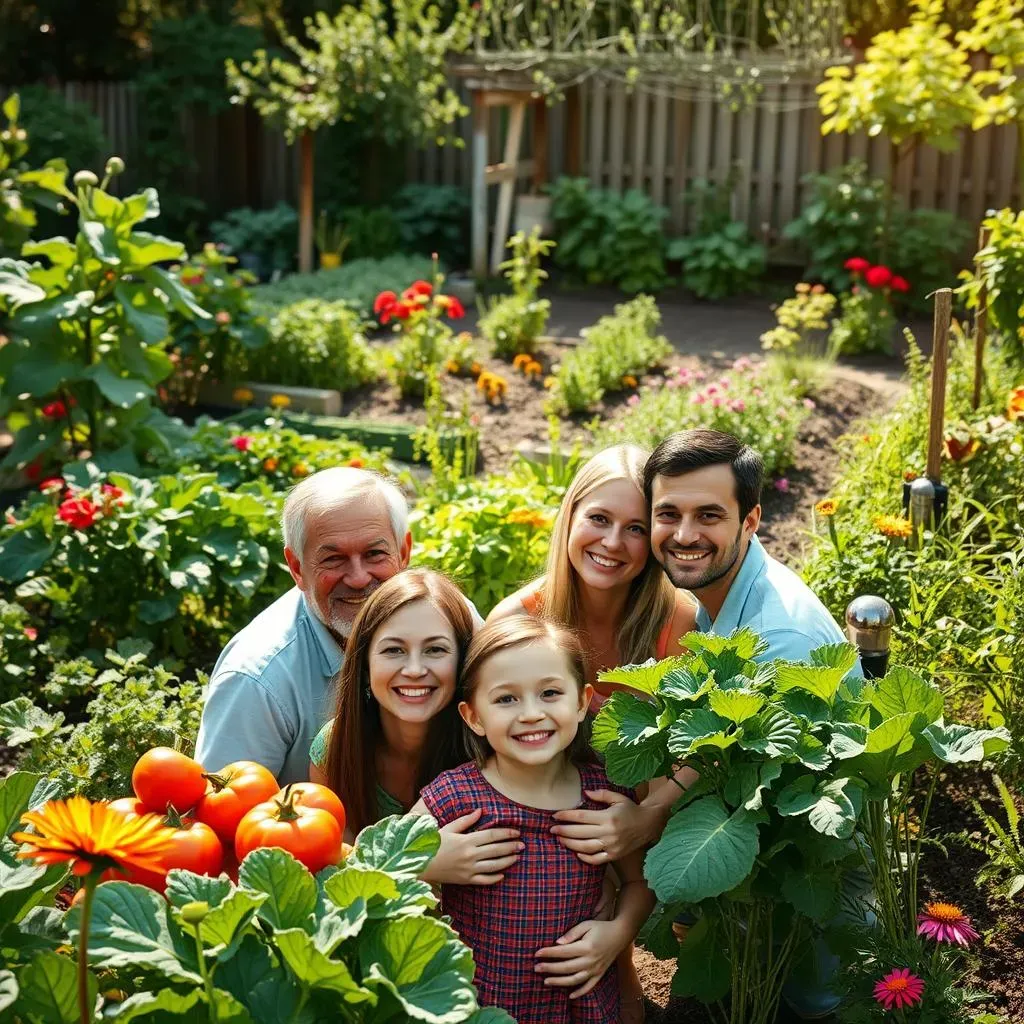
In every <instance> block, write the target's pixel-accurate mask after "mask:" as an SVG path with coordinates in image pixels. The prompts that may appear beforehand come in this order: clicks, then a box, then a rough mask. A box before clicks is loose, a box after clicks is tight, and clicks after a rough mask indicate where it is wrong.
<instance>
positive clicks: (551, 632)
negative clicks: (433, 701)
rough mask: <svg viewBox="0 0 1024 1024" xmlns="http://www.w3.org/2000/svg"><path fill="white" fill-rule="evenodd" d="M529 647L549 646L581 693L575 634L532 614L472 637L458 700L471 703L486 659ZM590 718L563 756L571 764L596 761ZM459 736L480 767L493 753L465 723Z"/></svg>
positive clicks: (582, 668) (581, 656)
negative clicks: (563, 660)
mask: <svg viewBox="0 0 1024 1024" xmlns="http://www.w3.org/2000/svg"><path fill="white" fill-rule="evenodd" d="M529 644H550V645H551V646H552V647H554V648H555V650H557V651H561V652H562V653H563V654H564V655H565V656H566V659H567V660H568V662H569V667H570V668H571V669H572V674H573V678H574V679H575V681H576V686H577V689H578V690H579V691H580V692H582V690H583V686H584V684H585V683H586V679H587V676H586V671H587V661H586V654H585V652H584V649H583V643H582V641H581V640H580V636H579V634H578V633H577V632H576V630H574V629H569V627H568V626H562V625H560V624H559V623H557V622H551V621H549V620H547V619H539V618H537V617H536V616H533V615H507V616H502V617H501V618H500V619H495V620H494V621H493V622H489V623H487V625H486V626H484V627H483V628H482V629H481V630H479V631H478V632H477V634H476V635H475V636H474V637H473V642H472V643H471V644H470V645H469V650H468V651H467V652H466V665H465V668H464V669H463V671H462V675H461V677H460V681H459V692H460V693H461V697H462V700H464V701H466V702H468V703H471V702H472V700H473V696H474V694H475V693H476V691H477V687H478V686H479V685H480V676H481V674H482V672H483V670H484V667H485V666H486V664H487V662H488V660H489V659H491V658H493V657H494V655H496V654H499V653H500V652H501V651H507V650H509V649H510V648H513V647H526V646H527V645H529ZM590 726H591V721H590V715H589V714H587V715H586V716H585V717H584V719H583V721H582V722H580V727H579V729H577V731H576V736H575V737H574V738H573V741H572V742H571V743H570V744H569V746H568V747H566V749H565V754H566V756H567V757H568V758H569V760H571V761H572V762H573V763H574V764H587V763H592V762H594V761H596V760H597V755H596V754H595V753H594V750H593V748H592V747H591V745H590ZM462 733H463V737H464V739H465V742H466V747H467V749H468V750H469V753H470V754H471V755H472V757H473V760H474V761H476V763H477V764H478V765H479V766H480V767H481V768H482V767H483V766H484V764H485V763H486V761H487V758H488V757H490V756H491V754H493V753H494V751H493V750H492V749H491V745H490V743H488V742H487V738H486V737H484V736H478V735H477V734H476V733H475V732H473V730H472V729H470V727H469V726H468V725H466V724H465V722H463V723H462Z"/></svg>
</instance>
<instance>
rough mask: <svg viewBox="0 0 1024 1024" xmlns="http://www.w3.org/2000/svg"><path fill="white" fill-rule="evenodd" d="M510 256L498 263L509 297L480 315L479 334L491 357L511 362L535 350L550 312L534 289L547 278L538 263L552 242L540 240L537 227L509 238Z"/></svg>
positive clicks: (547, 305) (549, 248) (551, 247)
mask: <svg viewBox="0 0 1024 1024" xmlns="http://www.w3.org/2000/svg"><path fill="white" fill-rule="evenodd" d="M508 247H509V248H510V249H511V250H512V257H511V258H510V259H508V260H506V261H505V262H504V263H502V264H501V269H502V270H503V271H504V272H505V278H506V279H507V280H508V282H509V284H511V285H512V294H511V295H503V296H499V297H498V298H496V299H492V300H491V301H490V303H489V305H488V308H487V311H486V312H484V313H482V314H481V316H480V324H479V330H480V333H481V334H482V335H483V336H484V337H485V338H486V339H487V340H488V341H490V342H491V345H492V351H493V353H494V355H496V356H498V357H500V358H502V359H511V358H513V357H514V356H517V355H519V354H520V353H526V354H528V355H532V354H533V353H534V352H536V351H537V339H538V338H539V337H540V336H541V335H542V334H543V333H544V327H545V326H546V324H547V322H548V315H549V314H550V312H551V303H550V302H549V301H548V300H547V299H538V298H537V289H538V288H539V287H540V283H541V281H543V280H544V279H545V278H546V277H547V276H548V275H547V273H546V271H544V270H542V269H541V266H540V261H541V259H542V258H543V257H545V256H547V255H548V254H549V253H550V252H551V250H552V249H553V248H554V247H555V243H554V242H551V241H545V240H544V239H542V238H541V237H540V228H536V227H535V228H534V229H533V231H532V232H531V233H530V234H529V235H526V233H525V232H523V231H519V232H517V233H516V234H515V235H513V236H512V238H510V239H509V242H508Z"/></svg>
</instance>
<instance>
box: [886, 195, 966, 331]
mask: <svg viewBox="0 0 1024 1024" xmlns="http://www.w3.org/2000/svg"><path fill="white" fill-rule="evenodd" d="M892 222H893V227H892V234H891V237H890V239H889V253H890V259H889V262H890V264H891V265H892V267H893V268H894V270H896V271H897V272H898V273H900V274H902V275H903V276H904V277H906V278H908V279H909V280H910V282H911V284H912V289H911V292H910V295H909V297H908V298H909V300H910V303H911V305H912V306H913V307H914V308H915V309H916V310H918V311H922V312H931V309H932V302H931V300H930V298H929V297H930V296H931V293H932V292H933V291H935V289H936V288H946V287H948V286H949V284H950V279H951V277H953V276H954V274H955V272H956V270H957V268H959V267H960V266H962V265H963V263H962V260H963V254H964V247H965V246H966V245H967V243H968V242H969V241H970V237H971V228H970V225H968V224H967V223H966V222H964V221H962V220H959V219H958V218H957V217H955V216H954V215H953V214H951V213H949V212H948V211H946V210H908V209H907V208H906V207H905V206H903V205H902V204H901V203H896V204H895V208H894V210H893V214H892Z"/></svg>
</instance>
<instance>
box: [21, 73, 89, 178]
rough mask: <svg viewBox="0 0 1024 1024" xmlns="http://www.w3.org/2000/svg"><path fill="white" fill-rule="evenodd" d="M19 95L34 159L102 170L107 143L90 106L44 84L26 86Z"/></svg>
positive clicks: (23, 119)
mask: <svg viewBox="0 0 1024 1024" xmlns="http://www.w3.org/2000/svg"><path fill="white" fill-rule="evenodd" d="M19 96H20V97H21V122H22V127H23V128H24V129H25V130H26V131H27V132H28V136H29V140H30V142H29V147H30V150H31V153H32V159H33V160H34V161H36V162H38V163H46V162H47V161H49V160H63V162H64V163H65V164H67V166H68V167H70V168H71V169H72V170H75V171H80V170H90V171H95V172H96V173H97V174H98V173H99V172H100V171H101V170H102V167H103V160H104V158H105V157H106V155H107V148H108V143H107V139H106V136H105V135H104V134H103V123H102V122H101V121H100V119H99V118H98V117H97V116H96V115H95V114H94V113H93V112H92V111H91V110H90V109H89V107H87V106H86V105H85V104H84V103H74V102H72V101H70V100H66V99H65V98H64V97H63V96H62V95H61V94H60V93H59V92H55V91H54V90H52V89H48V88H47V87H46V86H43V85H29V86H26V87H25V88H24V89H22V90H20V92H19Z"/></svg>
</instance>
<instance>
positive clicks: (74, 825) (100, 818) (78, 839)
mask: <svg viewBox="0 0 1024 1024" xmlns="http://www.w3.org/2000/svg"><path fill="white" fill-rule="evenodd" d="M21 820H22V822H23V823H24V824H26V825H31V826H32V827H33V828H34V829H36V832H16V833H15V834H14V835H13V836H12V837H11V838H12V839H13V840H14V841H15V842H16V843H26V844H28V848H27V849H24V850H21V851H19V853H18V856H19V857H21V858H22V859H24V860H34V861H36V862H37V863H39V864H47V865H49V864H60V863H62V862H64V861H71V870H72V871H73V872H74V873H75V874H76V875H87V874H89V873H90V872H92V871H104V870H106V869H107V868H126V867H127V868H137V869H139V870H141V871H155V872H158V873H161V874H162V873H163V871H164V861H163V858H164V855H165V854H166V853H167V852H168V849H169V843H170V837H171V835H172V831H171V829H169V828H167V827H166V826H165V825H164V823H163V819H162V818H161V817H160V816H159V815H156V814H145V815H142V816H141V817H138V818H126V817H125V816H124V815H123V814H121V813H119V812H118V811H116V810H112V809H111V807H110V805H109V804H106V803H92V802H91V801H89V800H87V799H86V798H85V797H84V796H73V797H71V798H70V799H69V800H66V801H65V800H51V801H49V803H46V804H43V806H42V807H40V808H39V809H38V810H35V811H26V812H25V814H24V815H22V818H21ZM36 833H38V834H36Z"/></svg>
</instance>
